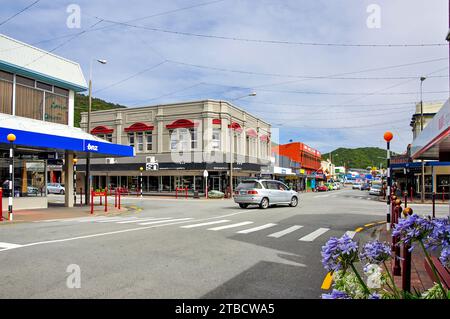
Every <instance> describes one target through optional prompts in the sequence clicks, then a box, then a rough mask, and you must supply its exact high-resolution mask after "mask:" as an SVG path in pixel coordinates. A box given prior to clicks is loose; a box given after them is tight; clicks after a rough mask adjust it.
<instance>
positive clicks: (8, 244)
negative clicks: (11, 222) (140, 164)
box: [0, 242, 22, 250]
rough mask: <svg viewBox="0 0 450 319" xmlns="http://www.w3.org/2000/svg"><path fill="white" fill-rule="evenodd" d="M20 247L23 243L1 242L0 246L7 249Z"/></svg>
mask: <svg viewBox="0 0 450 319" xmlns="http://www.w3.org/2000/svg"><path fill="white" fill-rule="evenodd" d="M18 247H22V245H18V244H11V243H2V242H0V248H3V249H5V250H6V249H13V248H18Z"/></svg>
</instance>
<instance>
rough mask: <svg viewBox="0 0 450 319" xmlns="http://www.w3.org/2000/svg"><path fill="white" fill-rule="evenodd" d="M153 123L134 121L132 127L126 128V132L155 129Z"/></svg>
mask: <svg viewBox="0 0 450 319" xmlns="http://www.w3.org/2000/svg"><path fill="white" fill-rule="evenodd" d="M153 129H154V126H153V125H147V124H145V123H140V122H138V123H134V124H133V125H131V126H130V127H127V128H125V132H145V131H153Z"/></svg>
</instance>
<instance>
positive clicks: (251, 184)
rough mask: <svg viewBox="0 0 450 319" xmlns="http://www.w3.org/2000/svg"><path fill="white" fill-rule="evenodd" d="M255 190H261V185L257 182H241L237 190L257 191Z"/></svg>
mask: <svg viewBox="0 0 450 319" xmlns="http://www.w3.org/2000/svg"><path fill="white" fill-rule="evenodd" d="M255 188H261V185H260V184H259V183H258V182H256V181H243V182H241V183H240V184H239V185H238V187H237V188H236V190H240V189H255Z"/></svg>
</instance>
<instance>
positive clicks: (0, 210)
mask: <svg viewBox="0 0 450 319" xmlns="http://www.w3.org/2000/svg"><path fill="white" fill-rule="evenodd" d="M1 221H3V188H1V187H0V222H1Z"/></svg>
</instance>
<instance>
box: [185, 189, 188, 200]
mask: <svg viewBox="0 0 450 319" xmlns="http://www.w3.org/2000/svg"><path fill="white" fill-rule="evenodd" d="M184 190H185V191H186V193H185V198H186V199H187V198H188V194H187V192H188V188H187V187H186V188H185V189H184Z"/></svg>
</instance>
